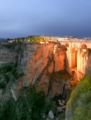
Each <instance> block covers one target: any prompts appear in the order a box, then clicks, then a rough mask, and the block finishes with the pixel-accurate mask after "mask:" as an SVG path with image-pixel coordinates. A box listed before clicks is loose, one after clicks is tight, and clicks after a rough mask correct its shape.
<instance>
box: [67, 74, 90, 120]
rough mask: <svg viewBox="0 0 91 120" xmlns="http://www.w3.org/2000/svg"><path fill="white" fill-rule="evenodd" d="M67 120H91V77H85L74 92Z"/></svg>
mask: <svg viewBox="0 0 91 120" xmlns="http://www.w3.org/2000/svg"><path fill="white" fill-rule="evenodd" d="M66 120H91V77H88V76H85V77H84V78H83V80H81V81H80V83H79V85H78V86H77V87H76V88H75V89H74V91H73V92H72V94H71V96H70V99H69V101H68V103H67V110H66Z"/></svg>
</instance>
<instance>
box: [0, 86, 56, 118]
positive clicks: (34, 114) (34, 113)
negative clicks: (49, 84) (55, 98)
mask: <svg viewBox="0 0 91 120" xmlns="http://www.w3.org/2000/svg"><path fill="white" fill-rule="evenodd" d="M50 109H51V110H53V111H54V110H55V106H54V104H53V102H51V101H49V100H48V99H46V97H45V95H44V93H43V92H39V93H37V92H36V90H35V89H34V88H23V89H22V90H21V91H20V95H19V97H18V99H17V101H14V99H13V98H10V99H9V100H8V101H2V102H0V120H45V118H46V115H47V113H48V111H49V110H50Z"/></svg>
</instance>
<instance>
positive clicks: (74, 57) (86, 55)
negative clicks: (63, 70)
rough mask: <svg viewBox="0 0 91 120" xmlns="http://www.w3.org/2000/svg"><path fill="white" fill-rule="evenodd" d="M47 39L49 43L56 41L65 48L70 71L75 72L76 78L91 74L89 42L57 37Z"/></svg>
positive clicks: (90, 43)
mask: <svg viewBox="0 0 91 120" xmlns="http://www.w3.org/2000/svg"><path fill="white" fill-rule="evenodd" d="M48 39H49V41H50V42H54V41H57V42H58V43H61V44H62V45H65V46H66V47H67V51H66V53H67V58H68V64H69V68H70V69H71V71H72V70H73V71H76V72H77V74H78V77H79V76H81V75H82V76H83V75H84V74H85V73H87V74H88V73H91V40H87V39H77V38H57V37H53V38H48ZM79 74H80V75H79ZM79 79H80V78H79Z"/></svg>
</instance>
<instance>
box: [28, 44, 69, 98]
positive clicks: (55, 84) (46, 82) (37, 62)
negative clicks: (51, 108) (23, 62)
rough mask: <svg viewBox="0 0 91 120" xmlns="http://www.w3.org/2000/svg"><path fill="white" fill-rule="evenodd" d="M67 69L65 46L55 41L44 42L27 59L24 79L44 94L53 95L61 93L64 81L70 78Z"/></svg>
mask: <svg viewBox="0 0 91 120" xmlns="http://www.w3.org/2000/svg"><path fill="white" fill-rule="evenodd" d="M55 46H57V47H55ZM67 70H68V64H67V57H66V47H65V46H63V45H61V44H57V43H56V44H55V43H49V44H47V45H45V44H44V45H42V46H41V47H40V48H38V49H37V51H36V53H35V54H34V55H33V57H32V59H31V60H30V59H29V60H28V61H27V66H26V71H27V72H26V79H27V80H29V82H30V85H34V86H36V88H37V89H38V90H43V91H44V92H45V94H46V95H48V94H49V93H51V95H52V96H55V95H59V94H61V92H62V88H63V85H64V83H65V82H66V80H69V79H70V74H69V73H68V71H67Z"/></svg>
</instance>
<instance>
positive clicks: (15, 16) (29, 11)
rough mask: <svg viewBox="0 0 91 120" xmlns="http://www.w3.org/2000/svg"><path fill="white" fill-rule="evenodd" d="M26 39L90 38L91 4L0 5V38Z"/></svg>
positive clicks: (54, 0)
mask: <svg viewBox="0 0 91 120" xmlns="http://www.w3.org/2000/svg"><path fill="white" fill-rule="evenodd" d="M27 35H54V36H55V35H60V36H61V35H67V36H71V35H72V36H82V37H83V36H84V37H91V1H90V0H88V1H83V0H77V1H74V2H73V0H68V1H67V0H50V1H49V0H46V1H43V0H37V1H36V0H26V1H24V0H13V1H12V0H7V1H5V0H3V1H0V37H19V36H21V37H22V36H27Z"/></svg>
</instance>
